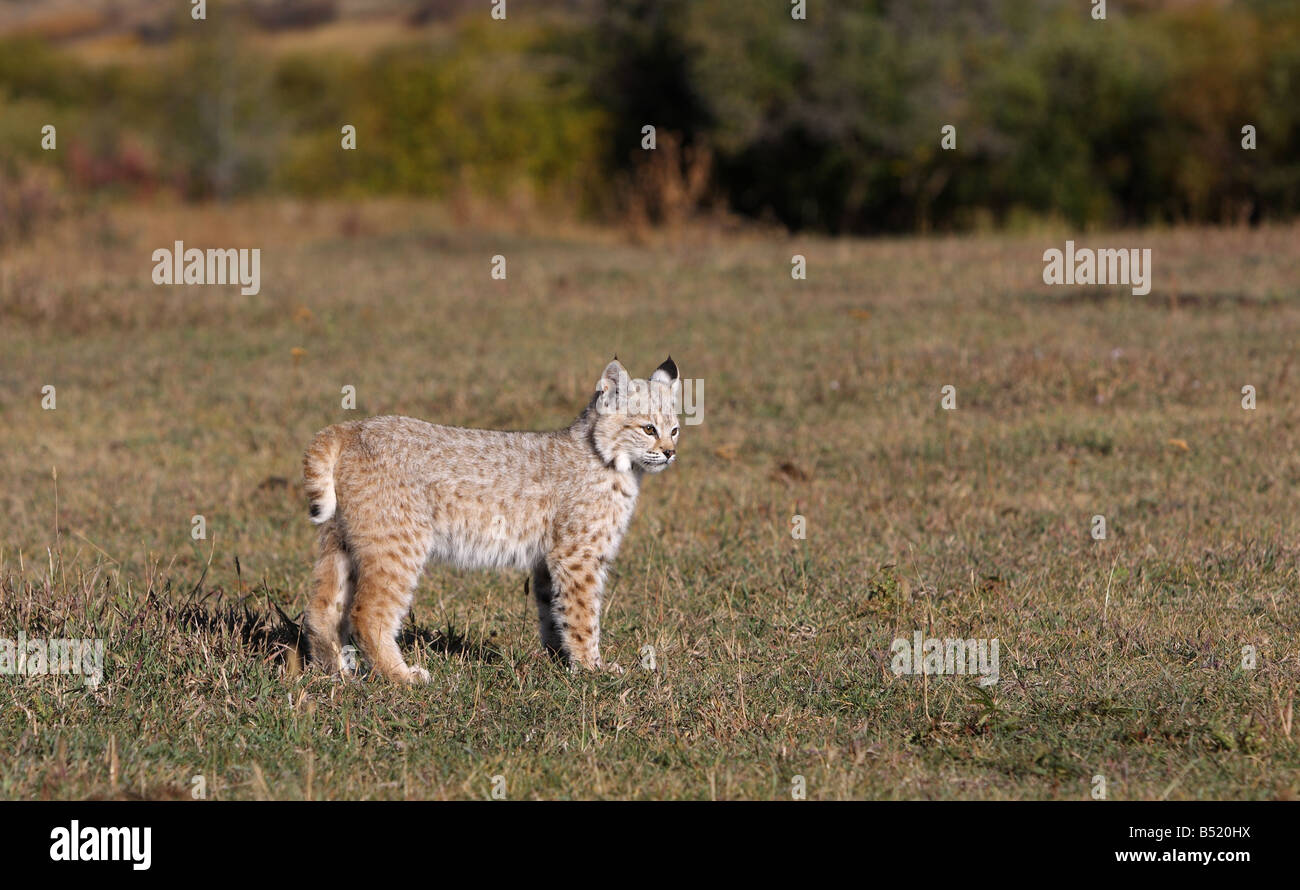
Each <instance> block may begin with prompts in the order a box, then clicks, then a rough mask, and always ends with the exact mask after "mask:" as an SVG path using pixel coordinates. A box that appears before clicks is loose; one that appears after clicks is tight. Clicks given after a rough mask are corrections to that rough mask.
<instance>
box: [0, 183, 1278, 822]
mask: <svg viewBox="0 0 1300 890" xmlns="http://www.w3.org/2000/svg"><path fill="white" fill-rule="evenodd" d="M1067 237H1076V238H1077V240H1079V242H1080V243H1081V244H1096V245H1100V246H1116V247H1118V246H1139V247H1150V248H1152V250H1153V257H1154V282H1155V286H1154V288H1153V290H1152V292H1151V294H1150V295H1149V296H1146V297H1135V296H1133V295H1132V294H1131V293H1130V291H1129V290H1128V289H1127V288H1067V287H1055V288H1049V287H1046V286H1044V285H1043V284H1042V277H1041V275H1042V268H1043V263H1042V259H1041V257H1042V252H1043V250H1044V249H1045V248H1047V247H1053V246H1055V247H1061V246H1062V245H1063V242H1064V240H1065V239H1066V238H1067ZM178 239H180V240H184V241H185V242H186V244H187V246H197V247H260V248H261V249H262V290H261V293H260V294H258V295H256V296H241V295H240V294H239V292H238V290H237V289H236V288H233V287H195V286H190V287H158V286H154V285H153V284H152V283H151V281H150V272H151V269H152V262H151V260H150V255H151V253H152V251H153V250H154V249H155V248H158V247H164V246H167V247H170V245H171V244H172V242H173V241H175V240H178ZM796 253H799V254H803V255H805V256H806V257H807V261H808V280H806V281H795V280H792V278H791V275H790V262H791V256H792V255H793V254H796ZM495 254H501V255H504V256H505V257H506V258H507V262H508V275H509V277H508V279H507V280H506V281H494V280H492V279H491V277H490V275H489V272H490V268H491V257H492V256H493V255H495ZM1298 282H1300V229H1296V228H1273V229H1268V228H1265V229H1258V230H1218V231H1206V230H1171V231H1165V232H1127V233H1123V232H1121V233H1103V234H1098V235H1095V236H1074V235H1071V234H1070V233H1067V232H1064V231H1060V232H1040V233H1036V234H1034V235H1032V236H1030V235H1024V236H1010V235H1008V236H988V237H971V238H934V239H925V240H878V241H833V240H820V239H804V238H791V237H786V236H765V235H757V234H752V235H747V234H731V235H723V234H720V233H717V232H713V231H710V230H707V229H706V230H701V231H692V232H687V233H682V235H681V236H679V237H673V238H669V237H665V238H662V239H659V240H654V241H652V242H650V243H631V242H629V241H628V240H626V239H623V238H620V237H618V236H617V235H615V234H609V233H606V234H599V233H593V232H585V231H582V230H580V229H572V230H569V229H567V228H556V229H549V228H546V227H544V226H536V225H533V226H530V225H527V224H525V223H520V224H519V225H518V226H516V227H513V228H511V229H508V230H499V231H495V232H493V231H485V230H481V229H474V228H470V229H466V228H465V227H463V226H459V225H456V224H454V222H453V219H452V218H451V217H448V216H447V215H445V214H443V213H442V212H441V211H439V210H437V209H435V208H429V207H424V206H419V205H414V206H413V205H388V204H366V205H361V206H360V209H354V208H346V207H341V206H338V207H336V206H329V205H289V204H283V205H281V204H255V205H233V206H230V207H225V208H200V209H194V208H186V209H171V210H168V209H161V210H159V209H151V210H148V211H145V210H142V209H120V208H119V209H113V210H111V211H105V212H101V213H99V214H92V215H90V216H86V217H83V218H78V219H75V220H70V221H67V222H65V223H63V224H61V225H59V226H58V227H56V228H53V229H50V230H48V231H45V232H43V233H41V234H39V235H38V236H37V237H36V238H35V239H34V240H32V241H30V242H29V243H26V244H23V245H19V246H13V247H10V248H8V249H7V250H6V252H5V253H4V254H3V258H2V259H0V355H2V356H3V357H2V358H0V497H2V498H3V501H0V637H9V638H15V637H16V636H17V634H18V633H19V632H20V631H21V632H23V633H25V634H26V635H27V637H29V638H31V637H46V638H65V637H70V638H102V639H103V640H104V641H105V646H106V677H105V679H104V682H103V683H102V684H100V685H99V686H98V687H95V688H93V689H90V688H87V687H86V686H85V684H84V683H83V682H82V680H81V679H80V678H78V677H67V676H47V677H34V678H25V677H14V676H7V677H0V701H2V702H3V706H2V707H0V747H3V749H4V750H5V751H6V756H5V757H4V758H0V797H4V798H27V797H53V798H68V797H71V798H83V797H132V796H144V797H184V798H188V797H190V796H191V788H192V778H193V777H195V776H200V775H201V776H203V777H204V779H205V782H206V789H207V795H208V797H210V798H226V799H228V798H249V797H273V798H290V799H296V798H304V797H306V798H344V797H347V798H351V797H363V798H403V797H411V798H425V797H429V798H486V797H488V796H489V795H490V792H491V790H492V788H493V779H492V777H494V776H501V777H503V781H504V787H505V790H506V794H507V795H508V796H509V797H510V798H515V799H520V798H592V797H602V798H720V799H721V798H785V799H788V798H789V797H790V796H791V788H792V780H793V778H794V777H795V776H803V777H804V778H805V780H806V783H807V796H808V797H809V798H810V799H832V798H862V797H868V798H877V797H881V798H917V797H921V798H954V797H956V798H1020V797H1031V798H1072V799H1081V800H1082V799H1088V798H1089V797H1090V795H1091V793H1092V790H1093V787H1094V784H1093V777H1094V776H1098V775H1100V776H1103V777H1105V780H1106V789H1107V794H1108V796H1109V797H1110V798H1112V799H1129V798H1294V797H1296V796H1300V750H1298V747H1297V743H1298V742H1300V739H1297V737H1296V733H1295V731H1294V729H1293V723H1292V713H1293V711H1292V707H1293V702H1294V698H1295V693H1296V686H1297V678H1298V677H1300V661H1298V659H1300V655H1298V653H1297V640H1298V639H1300V605H1298V604H1297V597H1296V590H1297V587H1298V585H1300V579H1297V569H1298V567H1300V563H1298V562H1297V558H1298V557H1300V550H1298V544H1300V519H1298V518H1297V514H1298V511H1297V510H1296V509H1295V508H1294V502H1295V493H1296V488H1297V484H1300V447H1298V446H1300V410H1298V408H1297V402H1296V399H1295V398H1294V396H1293V393H1294V391H1295V388H1296V387H1297V386H1300V368H1295V367H1293V359H1294V353H1295V332H1296V331H1297V330H1300V284H1298ZM615 352H616V353H617V354H618V356H619V358H620V359H621V360H622V361H623V362H624V363H625V364H627V365H628V366H629V368H630V370H632V371H633V372H634V373H639V374H645V373H648V372H649V370H650V369H652V368H653V367H654V366H655V365H656V364H658V363H659V362H660V361H661V360H662V359H663V357H664V355H665V354H667V353H671V354H672V356H673V357H674V358H675V359H676V360H677V362H678V364H679V366H680V367H681V370H682V373H683V375H684V376H686V377H690V378H699V379H702V380H703V381H704V401H703V418H704V422H703V423H702V424H700V425H698V426H686V427H684V429H683V433H682V437H681V442H680V451H681V459H680V463H679V464H678V466H677V467H676V468H675V469H674V470H672V471H670V472H668V473H665V474H662V475H660V476H656V477H653V478H650V479H648V480H647V482H646V484H645V485H644V487H643V494H642V498H641V501H640V504H639V508H638V513H637V516H636V517H635V519H634V520H633V524H632V528H631V531H630V533H629V535H628V538H627V540H626V542H625V544H624V547H623V551H622V554H621V555H620V557H619V561H618V562H617V563H616V570H615V573H614V575H613V576H612V583H611V599H610V601H609V604H608V607H607V614H606V618H605V622H604V638H605V649H606V659H607V660H614V661H618V662H621V663H622V664H623V665H624V666H631V667H630V669H629V670H628V672H627V673H626V674H625V675H623V676H614V675H599V676H593V675H588V674H578V675H570V674H568V673H566V672H564V671H563V670H561V669H560V668H558V667H557V666H556V665H554V664H553V663H551V662H550V661H549V660H547V659H546V658H544V657H543V656H542V655H541V654H540V651H539V646H538V641H537V637H536V627H535V619H534V617H533V611H532V606H531V604H530V603H529V602H528V601H527V600H526V599H525V595H524V587H523V578H522V577H520V576H517V575H513V574H492V573H458V572H455V571H452V570H449V569H446V568H444V567H441V566H432V567H430V570H429V571H428V572H427V574H426V576H425V578H424V580H423V581H422V582H421V585H420V589H419V595H418V598H417V602H416V606H415V609H414V613H413V616H412V620H411V622H410V623H409V627H408V629H407V631H406V632H405V634H404V639H403V641H402V645H403V648H404V651H405V652H406V653H407V654H408V658H410V659H411V660H412V661H413V662H415V663H419V664H423V665H424V666H425V667H427V668H428V670H429V671H430V672H431V673H432V675H433V682H432V684H431V685H429V686H428V687H424V688H398V687H394V686H391V685H388V684H385V683H381V682H377V681H369V680H361V681H355V682H348V683H337V682H333V681H331V680H329V679H327V678H325V677H323V676H321V675H319V674H317V673H315V672H313V671H308V672H306V673H303V671H302V669H301V667H300V665H301V658H300V657H299V655H298V653H297V652H296V650H295V649H294V645H295V640H296V636H297V635H296V629H295V627H294V625H293V623H292V620H293V619H294V618H296V616H297V615H298V613H299V612H300V611H301V609H302V607H303V604H304V601H305V594H306V587H307V582H308V576H309V569H310V559H311V556H312V550H313V544H314V530H313V528H312V526H310V524H309V523H308V522H307V519H306V507H305V501H304V498H303V495H302V492H301V489H300V482H299V466H300V456H301V453H302V450H303V448H304V447H305V446H306V444H307V442H308V441H309V440H310V438H311V436H312V434H313V433H314V432H315V431H316V430H317V429H319V428H320V427H322V426H325V425H327V424H329V423H332V422H336V421H339V420H344V419H348V418H354V417H358V416H364V415H369V414H380V413H405V414H411V415H415V416H418V417H422V418H425V419H429V420H434V421H439V422H445V423H454V424H463V425H472V426H489V427H507V428H534V429H538V428H546V427H554V426H559V425H561V424H564V423H567V422H568V420H570V419H571V417H572V416H574V415H575V414H576V413H577V412H578V410H579V409H580V408H581V406H582V405H583V403H584V401H585V398H586V395H587V392H588V390H589V388H590V386H591V385H592V384H594V382H595V380H596V376H597V375H598V373H599V372H600V370H601V368H602V367H603V366H604V363H605V362H606V361H608V359H609V358H610V356H611V355H612V354H613V353H615ZM46 385H52V386H55V387H56V394H57V407H56V408H55V410H43V409H42V405H41V398H42V396H41V393H42V387H43V386H46ZM345 385H351V386H355V387H356V392H357V410H356V411H355V412H350V411H345V410H343V409H342V408H341V403H340V400H341V395H340V391H341V389H342V387H344V386H345ZM946 385H951V386H954V387H955V388H956V404H957V407H956V409H955V410H943V409H942V408H941V407H940V398H941V396H940V390H941V388H942V387H944V386H946ZM1246 385H1252V386H1254V387H1255V388H1256V391H1257V398H1258V407H1257V409H1256V410H1253V411H1250V410H1244V409H1243V407H1242V393H1241V390H1242V387H1243V386H1246ZM56 470H57V480H56V478H55V476H56V473H55V471H56ZM796 514H797V515H801V516H803V517H805V519H806V524H807V536H806V539H804V540H797V539H794V538H793V537H792V535H791V522H792V517H793V516H795V515H796ZM1097 514H1100V515H1103V516H1104V517H1105V518H1106V524H1107V536H1106V539H1105V540H1101V541H1098V540H1094V539H1093V537H1092V536H1091V534H1090V529H1091V523H1092V517H1093V516H1094V515H1097ZM195 515H202V516H203V517H204V520H205V522H206V529H207V538H206V539H204V540H198V541H196V540H194V539H193V538H192V536H191V527H192V526H191V517H193V516H195ZM917 630H920V631H923V632H924V633H925V634H926V635H928V636H936V637H955V638H997V639H998V640H999V643H1000V678H999V681H998V682H997V684H996V685H994V686H992V687H990V688H988V689H982V688H981V687H979V686H978V685H977V683H976V679H975V678H974V677H969V676H935V677H925V678H922V677H917V676H910V675H909V676H895V674H894V673H893V672H891V670H890V644H891V642H892V641H893V640H894V639H895V638H898V637H902V638H907V639H911V637H912V634H913V632H914V631H917ZM646 645H650V646H653V647H654V650H655V652H656V661H657V667H656V670H654V671H648V670H643V669H641V668H640V667H638V666H637V664H638V660H639V655H638V653H639V651H640V650H641V648H642V647H644V646H646ZM1246 646H1253V647H1255V649H1256V650H1257V653H1258V660H1257V664H1256V666H1255V667H1254V668H1253V669H1250V668H1246V667H1243V655H1242V652H1243V647H1246Z"/></svg>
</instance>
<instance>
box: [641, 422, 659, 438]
mask: <svg viewBox="0 0 1300 890" xmlns="http://www.w3.org/2000/svg"><path fill="white" fill-rule="evenodd" d="M641 429H642V430H643V431H644V432H645V434H646V435H647V436H657V435H659V434H658V433H657V432H655V428H654V424H650V423H647V424H646V425H645V426H643V427H641Z"/></svg>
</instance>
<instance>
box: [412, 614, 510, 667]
mask: <svg viewBox="0 0 1300 890" xmlns="http://www.w3.org/2000/svg"><path fill="white" fill-rule="evenodd" d="M397 645H398V647H399V648H400V649H401V650H402V651H403V652H405V653H410V652H415V651H418V652H422V653H423V652H429V653H431V654H435V655H442V656H446V657H452V658H464V659H467V660H470V661H480V662H483V663H485V664H495V663H499V662H501V661H502V660H503V656H502V655H501V650H500V649H498V648H497V647H496V646H495V645H494V644H493V643H491V642H489V640H488V639H484V638H482V637H474V636H471V635H470V634H468V633H465V632H463V631H460V630H457V629H456V627H455V625H452V624H448V625H447V626H446V627H443V628H429V627H425V626H422V625H416V624H411V623H410V622H407V623H406V624H405V625H403V627H402V631H401V633H399V634H398V636H397Z"/></svg>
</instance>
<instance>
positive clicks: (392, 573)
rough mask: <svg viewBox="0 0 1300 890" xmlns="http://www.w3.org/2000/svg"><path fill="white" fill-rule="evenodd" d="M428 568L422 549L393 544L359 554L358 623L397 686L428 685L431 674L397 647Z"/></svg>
mask: <svg viewBox="0 0 1300 890" xmlns="http://www.w3.org/2000/svg"><path fill="white" fill-rule="evenodd" d="M423 565H424V557H423V554H421V553H418V552H416V548H414V547H412V546H410V545H403V544H399V543H395V542H392V541H390V542H388V544H387V546H386V547H385V548H384V549H381V550H377V551H375V550H372V551H368V552H365V553H362V554H359V555H358V559H357V589H356V596H355V598H354V601H353V604H352V625H353V627H354V628H356V635H357V639H358V640H359V641H360V643H361V649H362V651H363V652H364V653H365V654H366V657H367V658H369V659H370V663H371V664H372V665H373V666H374V668H375V670H376V671H378V672H379V673H380V674H382V675H383V676H384V677H386V678H388V679H389V680H392V681H394V682H397V683H427V682H429V672H428V671H427V670H425V669H424V668H422V667H412V666H410V665H408V664H407V663H406V659H404V658H402V652H401V650H400V649H399V648H398V647H397V633H398V631H400V630H401V628H402V620H403V619H404V618H405V617H406V613H407V612H409V611H410V610H411V603H412V601H413V600H414V598H415V582H416V579H418V578H419V576H420V570H421V568H423Z"/></svg>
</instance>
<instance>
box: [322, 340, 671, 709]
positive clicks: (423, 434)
mask: <svg viewBox="0 0 1300 890" xmlns="http://www.w3.org/2000/svg"><path fill="white" fill-rule="evenodd" d="M680 395H681V380H680V379H679V378H678V374H677V366H676V365H675V364H674V363H673V360H672V358H671V357H670V358H669V359H668V360H667V361H665V362H664V363H663V364H662V365H660V366H659V367H658V368H657V369H656V370H655V372H654V373H653V374H652V375H651V376H650V379H649V380H629V379H628V374H627V371H626V370H624V368H623V366H622V365H621V364H619V362H618V359H617V358H616V359H614V361H612V362H610V363H609V365H607V366H606V367H605V370H604V372H603V373H602V374H601V377H600V380H599V381H598V382H597V384H596V391H595V394H594V395H593V396H592V397H591V401H590V402H589V403H588V405H587V407H586V409H585V410H584V411H583V412H582V414H581V415H580V416H579V417H578V419H577V420H575V421H574V422H573V423H572V424H570V425H569V427H568V428H567V429H562V430H557V431H554V432H545V433H534V432H502V431H497V430H475V429H463V428H460V427H450V426H435V425H434V424H431V423H425V422H424V421H422V420H414V419H412V418H409V417H394V416H389V417H372V418H369V419H368V420H359V421H352V422H350V423H340V424H335V425H334V426H331V427H326V428H325V429H323V430H321V431H320V432H319V433H317V434H316V438H315V439H313V440H312V443H311V446H310V447H309V448H308V449H307V453H306V455H305V456H304V458H303V476H304V479H305V482H306V490H307V495H308V497H309V498H310V502H311V519H312V522H315V523H318V524H319V525H320V556H319V558H318V559H317V560H316V567H315V571H314V573H313V581H312V584H313V587H312V592H311V596H310V600H309V602H308V604H307V613H306V619H305V622H304V624H305V625H306V629H307V636H308V640H309V642H310V644H311V655H312V658H313V660H314V661H315V662H316V663H317V664H318V665H320V666H321V667H322V668H324V669H326V670H327V671H330V672H332V673H345V672H346V671H347V669H348V668H347V666H346V665H345V664H344V658H343V645H344V644H345V643H346V642H347V640H348V638H349V637H350V636H352V635H353V634H355V636H356V638H357V640H358V642H359V643H360V644H361V649H362V651H363V652H364V653H365V655H366V656H367V657H368V658H369V659H370V661H371V663H372V664H373V665H374V667H375V669H376V670H377V671H379V672H380V673H381V674H383V675H384V676H385V677H388V678H389V679H391V680H396V681H399V682H407V683H412V682H427V681H428V679H429V672H428V671H426V670H425V669H424V668H422V667H411V666H409V665H408V664H407V663H406V661H405V660H404V659H403V658H402V653H401V651H400V650H399V649H398V647H397V632H398V629H399V628H400V626H401V623H402V619H403V618H404V617H405V616H406V613H407V612H408V611H410V608H411V601H412V599H413V597H414V593H415V583H416V580H417V579H418V578H419V575H420V572H421V571H422V570H423V568H424V564H425V562H426V561H427V560H428V559H429V557H430V556H435V557H437V558H439V559H441V560H445V561H447V562H450V563H452V564H454V565H457V566H460V567H463V568H516V569H522V570H524V571H527V572H531V573H532V589H533V595H534V597H535V598H536V600H537V613H538V623H539V625H540V627H541V634H542V645H543V646H545V647H546V648H547V649H548V650H549V651H551V652H552V653H555V654H560V655H564V656H566V657H567V658H568V661H569V664H570V665H571V666H572V667H573V668H575V669H576V668H578V667H587V668H601V667H604V665H603V664H602V662H601V658H600V604H601V593H602V591H603V589H604V583H605V572H606V571H607V570H608V567H609V564H610V562H611V561H612V560H613V559H614V557H615V555H616V554H617V553H618V548H619V544H620V543H621V542H622V539H623V533H624V532H626V531H627V525H628V521H629V520H630V519H631V518H632V509H633V507H635V506H636V496H637V491H638V489H639V488H640V485H641V477H642V475H644V474H645V473H658V472H660V471H661V470H664V469H665V468H667V467H668V466H669V465H670V464H671V463H672V462H673V461H674V459H675V456H676V454H677V433H678V424H677V414H676V407H675V406H676V405H678V404H680ZM612 667H615V668H616V666H612Z"/></svg>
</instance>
